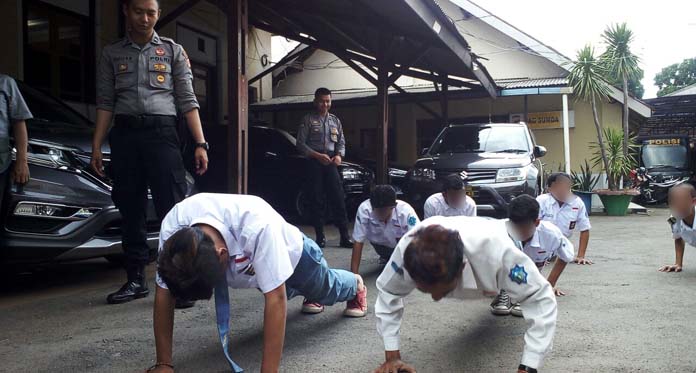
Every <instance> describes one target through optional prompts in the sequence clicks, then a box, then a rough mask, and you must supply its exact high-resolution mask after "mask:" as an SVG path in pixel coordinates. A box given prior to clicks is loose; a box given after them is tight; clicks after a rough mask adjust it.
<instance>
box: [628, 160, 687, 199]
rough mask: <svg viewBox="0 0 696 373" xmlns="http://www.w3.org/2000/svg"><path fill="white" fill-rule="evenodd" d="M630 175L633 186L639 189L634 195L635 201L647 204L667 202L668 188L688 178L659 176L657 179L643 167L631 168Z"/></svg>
mask: <svg viewBox="0 0 696 373" xmlns="http://www.w3.org/2000/svg"><path fill="white" fill-rule="evenodd" d="M630 177H631V180H632V182H633V188H636V189H638V190H639V191H640V194H639V195H638V196H636V202H637V203H640V204H648V205H651V204H661V203H667V194H668V193H669V188H671V187H673V186H675V185H679V184H681V183H684V182H686V181H688V180H689V178H687V177H682V178H669V179H662V178H660V179H661V180H658V179H656V178H655V177H653V176H651V175H650V174H649V173H648V170H647V169H646V168H645V167H639V168H636V169H635V170H631V174H630Z"/></svg>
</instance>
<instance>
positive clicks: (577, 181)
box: [570, 155, 601, 192]
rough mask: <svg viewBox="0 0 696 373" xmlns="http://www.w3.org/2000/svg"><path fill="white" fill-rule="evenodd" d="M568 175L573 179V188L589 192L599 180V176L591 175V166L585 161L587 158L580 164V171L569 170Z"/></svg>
mask: <svg viewBox="0 0 696 373" xmlns="http://www.w3.org/2000/svg"><path fill="white" fill-rule="evenodd" d="M600 158H601V155H600ZM600 162H601V159H600ZM570 176H571V179H572V180H573V190H576V191H578V192H591V191H592V190H594V188H595V187H596V186H597V182H599V176H594V175H592V167H590V164H589V163H587V159H586V160H585V164H584V165H580V172H579V173H578V172H575V171H571V173H570Z"/></svg>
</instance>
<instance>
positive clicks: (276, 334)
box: [261, 284, 288, 373]
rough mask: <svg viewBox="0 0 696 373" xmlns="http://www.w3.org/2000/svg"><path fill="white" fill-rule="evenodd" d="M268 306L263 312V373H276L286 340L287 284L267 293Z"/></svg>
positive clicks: (265, 296) (265, 295)
mask: <svg viewBox="0 0 696 373" xmlns="http://www.w3.org/2000/svg"><path fill="white" fill-rule="evenodd" d="M263 296H264V298H266V306H265V308H264V311H263V361H262V363H261V372H262V373H275V372H278V369H279V368H280V358H281V356H282V355H283V341H284V340H285V320H286V317H287V307H288V300H287V295H286V294H285V284H283V285H280V286H279V287H277V288H275V289H274V290H271V291H270V292H268V293H265V294H264V295H263Z"/></svg>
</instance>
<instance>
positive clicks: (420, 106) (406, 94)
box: [391, 83, 442, 119]
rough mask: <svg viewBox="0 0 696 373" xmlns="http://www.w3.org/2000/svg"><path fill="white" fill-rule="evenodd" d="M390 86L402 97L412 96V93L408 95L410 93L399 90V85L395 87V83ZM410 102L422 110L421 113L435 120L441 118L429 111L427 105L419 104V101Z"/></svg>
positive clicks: (431, 110)
mask: <svg viewBox="0 0 696 373" xmlns="http://www.w3.org/2000/svg"><path fill="white" fill-rule="evenodd" d="M391 86H392V87H394V89H396V91H397V92H399V93H401V94H402V95H404V96H407V97H409V96H412V95H413V94H412V93H410V92H408V91H406V90H405V89H403V88H401V87H400V86H399V85H397V84H396V83H394V84H392V85H391ZM412 102H413V103H415V104H416V106H418V107H419V108H421V109H423V111H425V112H426V113H428V114H430V116H431V117H433V118H435V119H440V118H442V117H441V116H440V114H438V113H437V112H435V110H433V109H431V108H430V107H428V105H426V104H424V103H423V102H421V101H420V100H414V101H412Z"/></svg>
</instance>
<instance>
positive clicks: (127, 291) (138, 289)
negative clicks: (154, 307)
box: [106, 280, 150, 304]
mask: <svg viewBox="0 0 696 373" xmlns="http://www.w3.org/2000/svg"><path fill="white" fill-rule="evenodd" d="M148 294H150V290H148V288H147V283H146V282H145V281H144V280H141V281H128V282H126V283H125V284H124V285H123V286H121V288H120V289H119V290H118V291H117V292H115V293H111V294H109V296H108V297H106V302H107V303H109V304H121V303H126V302H130V301H132V300H135V299H139V298H145V297H147V296H148Z"/></svg>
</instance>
